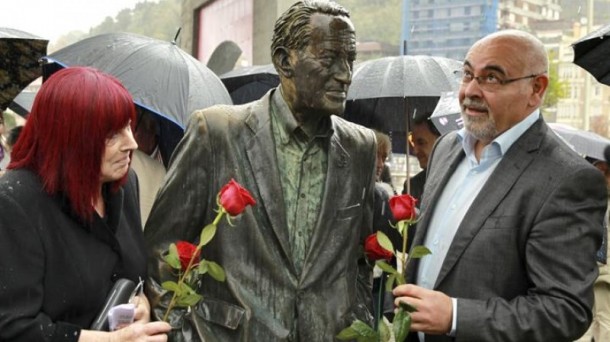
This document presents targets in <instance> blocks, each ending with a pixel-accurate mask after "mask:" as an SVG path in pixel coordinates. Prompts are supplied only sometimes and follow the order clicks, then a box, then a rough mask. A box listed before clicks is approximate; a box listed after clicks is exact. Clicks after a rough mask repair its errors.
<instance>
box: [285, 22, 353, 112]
mask: <svg viewBox="0 0 610 342" xmlns="http://www.w3.org/2000/svg"><path fill="white" fill-rule="evenodd" d="M311 25H312V33H311V37H310V41H309V45H307V46H306V47H305V48H304V49H302V50H300V51H291V59H292V60H293V63H294V64H293V65H294V77H293V78H292V82H293V84H294V88H293V91H294V92H295V94H294V96H292V98H293V99H294V103H293V104H292V107H293V109H295V110H296V111H298V112H301V113H304V114H306V115H309V113H312V115H331V114H337V115H340V114H343V110H344V109H345V100H346V96H347V89H348V87H349V85H350V83H351V82H352V69H353V65H354V60H355V59H356V33H355V31H354V27H353V25H352V23H351V21H350V20H349V19H348V18H344V17H340V16H330V15H325V14H314V15H313V16H312V17H311Z"/></svg>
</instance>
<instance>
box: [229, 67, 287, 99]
mask: <svg viewBox="0 0 610 342" xmlns="http://www.w3.org/2000/svg"><path fill="white" fill-rule="evenodd" d="M220 80H221V81H222V83H223V84H224V85H225V87H227V90H228V91H229V94H230V95H231V99H232V100H233V103H234V104H242V103H248V102H250V101H254V100H258V99H260V98H261V97H262V96H263V95H265V93H266V92H267V91H269V89H271V88H275V87H277V86H278V84H280V77H279V76H278V74H277V71H275V67H274V66H273V64H265V65H253V66H250V67H245V68H239V69H235V70H232V71H229V72H227V73H226V74H222V75H220Z"/></svg>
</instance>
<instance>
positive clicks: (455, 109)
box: [430, 91, 464, 134]
mask: <svg viewBox="0 0 610 342" xmlns="http://www.w3.org/2000/svg"><path fill="white" fill-rule="evenodd" d="M430 120H432V123H433V124H434V127H436V129H438V131H439V133H440V134H445V133H447V132H451V131H455V130H458V129H460V128H462V127H464V120H462V113H461V109H460V101H459V99H458V92H457V91H448V92H443V93H442V94H441V98H440V99H439V100H438V103H437V104H436V108H434V112H432V116H430Z"/></svg>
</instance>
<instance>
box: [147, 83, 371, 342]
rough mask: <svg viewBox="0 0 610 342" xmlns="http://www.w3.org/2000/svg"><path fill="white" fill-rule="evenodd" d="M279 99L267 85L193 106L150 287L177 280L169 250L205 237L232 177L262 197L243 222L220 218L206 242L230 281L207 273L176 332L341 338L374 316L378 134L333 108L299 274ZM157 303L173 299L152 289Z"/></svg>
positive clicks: (159, 213)
mask: <svg viewBox="0 0 610 342" xmlns="http://www.w3.org/2000/svg"><path fill="white" fill-rule="evenodd" d="M271 93H272V92H271ZM269 102H270V95H269V94H267V95H266V96H265V97H263V98H262V99H261V100H258V101H255V102H252V103H249V104H246V105H242V106H218V107H212V108H209V109H206V110H202V111H198V112H195V113H194V114H193V117H192V120H191V122H190V124H189V127H188V129H187V132H186V135H185V137H184V139H183V140H182V141H181V142H180V144H179V145H178V147H177V149H176V152H174V156H173V159H172V161H171V162H170V164H171V166H170V169H169V171H168V174H167V177H166V183H165V184H164V185H163V186H162V187H161V189H160V192H159V195H158V197H157V200H156V202H155V204H154V205H153V209H152V212H151V215H150V217H149V219H148V222H147V225H146V229H145V237H146V239H147V242H148V244H149V246H150V255H151V259H150V270H151V272H152V273H151V276H152V281H153V283H150V285H152V286H151V287H149V289H148V290H149V293H150V294H152V295H153V296H156V295H158V294H159V293H160V292H161V291H160V289H159V288H158V287H155V286H154V285H155V283H156V284H159V283H160V282H161V281H164V280H166V279H172V277H171V276H170V275H168V274H167V273H166V272H165V268H164V264H163V263H162V262H160V261H159V255H160V253H162V252H163V251H164V250H165V249H166V248H167V246H168V244H169V243H171V242H175V241H176V240H178V239H182V240H190V241H194V240H196V239H197V238H198V236H199V234H200V232H201V229H202V228H203V227H204V226H205V225H206V224H208V223H210V222H211V221H212V219H213V218H214V216H215V215H216V213H215V212H214V211H213V210H214V209H215V208H216V195H217V193H218V191H219V190H220V189H221V187H222V186H223V185H224V184H225V183H227V182H228V181H229V180H230V179H231V178H234V179H235V180H236V181H238V182H239V183H241V184H242V185H243V186H244V187H245V188H246V189H248V190H249V191H250V192H251V193H252V195H253V197H254V198H255V200H256V202H257V204H256V205H255V206H253V207H252V208H248V209H247V210H246V211H245V212H244V213H242V214H241V215H240V216H238V217H236V218H235V219H233V224H234V225H235V227H228V226H227V225H226V224H224V223H223V224H221V226H220V227H219V229H218V231H217V233H216V236H215V237H214V239H213V240H212V241H211V243H210V244H209V245H206V246H205V247H204V249H203V256H204V257H205V258H206V259H210V260H213V261H215V262H218V263H219V264H220V265H221V266H223V267H224V269H225V271H226V276H227V280H226V282H225V283H219V282H217V281H215V280H213V279H211V278H210V277H208V276H204V277H203V285H202V289H201V293H202V294H203V296H204V300H203V301H202V302H200V304H199V305H198V306H197V308H196V310H195V311H196V315H194V316H191V317H190V318H189V320H187V322H186V323H187V324H185V325H184V326H183V327H182V328H181V329H182V330H183V331H182V332H181V333H179V334H176V336H175V338H176V339H181V338H184V339H187V340H188V339H191V338H193V339H194V338H196V337H195V336H196V335H197V334H198V335H200V336H201V337H202V338H204V339H205V340H206V341H246V340H247V341H288V340H296V339H297V338H298V340H299V341H332V340H333V339H334V336H335V335H336V334H338V333H339V332H340V331H341V330H342V329H343V328H346V327H348V326H349V325H350V324H351V323H352V321H353V320H354V319H355V318H359V319H361V320H363V321H365V322H371V319H372V316H371V315H370V312H369V310H370V309H371V308H370V303H371V294H370V293H371V282H372V277H371V268H370V267H369V266H367V265H366V263H364V262H363V261H364V260H363V255H364V254H363V252H362V249H361V248H362V244H363V242H364V239H365V238H366V236H368V235H369V234H371V233H372V206H373V189H374V167H375V155H376V146H375V142H374V135H373V133H372V131H370V130H368V129H366V128H364V127H361V126H357V125H354V124H352V123H349V122H347V121H345V120H343V119H341V118H338V117H336V116H333V117H332V129H333V133H332V136H331V137H330V141H329V143H328V146H329V150H328V171H327V174H326V185H325V190H324V198H323V199H322V207H321V209H320V216H319V218H318V223H317V225H316V227H315V229H314V232H313V236H312V240H311V243H310V245H309V252H308V254H307V257H306V260H305V262H304V266H303V271H302V273H301V274H297V273H296V271H295V268H294V265H293V263H292V257H291V253H290V244H289V239H288V230H287V227H286V217H285V209H284V200H283V195H282V188H281V184H280V181H279V180H280V176H279V170H278V166H277V162H276V157H275V149H274V147H273V146H274V145H273V135H272V133H271V127H270V121H269V120H270V117H269V105H270V103H269ZM359 260H360V261H362V263H359ZM165 299H167V298H165ZM153 305H155V306H157V314H161V313H162V312H163V311H164V307H163V303H158V302H157V301H156V300H154V299H153ZM178 314H179V313H178V312H176V315H175V316H177V315H178ZM188 321H191V322H194V323H193V324H189V322H188ZM193 329H194V330H197V332H195V331H194V330H193ZM181 334H182V335H183V336H179V335H181Z"/></svg>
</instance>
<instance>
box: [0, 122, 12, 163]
mask: <svg viewBox="0 0 610 342" xmlns="http://www.w3.org/2000/svg"><path fill="white" fill-rule="evenodd" d="M5 133H6V126H5V122H4V112H0V171H2V170H4V168H5V167H6V165H8V163H9V162H10V156H9V153H8V151H7V149H8V146H7V145H6V137H5V136H4V134H5Z"/></svg>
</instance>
